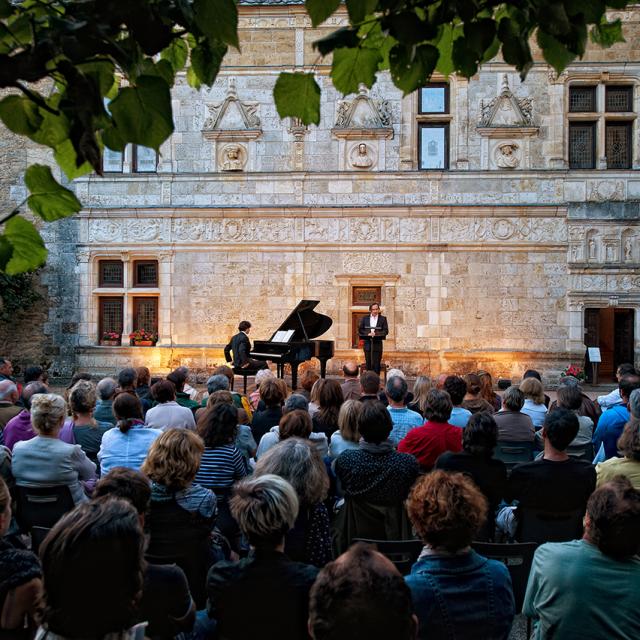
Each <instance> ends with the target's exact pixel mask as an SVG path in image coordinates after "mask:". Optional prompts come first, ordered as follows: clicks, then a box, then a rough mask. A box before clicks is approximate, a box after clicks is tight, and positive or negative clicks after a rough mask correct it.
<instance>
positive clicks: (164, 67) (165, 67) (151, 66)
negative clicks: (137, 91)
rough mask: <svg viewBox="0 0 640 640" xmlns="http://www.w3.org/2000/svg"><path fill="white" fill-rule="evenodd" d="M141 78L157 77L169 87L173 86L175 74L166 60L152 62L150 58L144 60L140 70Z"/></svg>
mask: <svg viewBox="0 0 640 640" xmlns="http://www.w3.org/2000/svg"><path fill="white" fill-rule="evenodd" d="M139 75H141V76H158V77H159V78H162V79H163V80H164V81H165V82H166V83H167V84H168V85H169V86H170V87H172V86H173V82H174V80H175V72H174V70H173V67H172V66H171V63H170V62H169V61H168V60H158V61H157V62H154V61H153V60H151V59H150V58H146V59H145V61H144V62H143V64H142V68H141V69H140V74H139Z"/></svg>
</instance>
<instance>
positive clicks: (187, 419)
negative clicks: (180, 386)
mask: <svg viewBox="0 0 640 640" xmlns="http://www.w3.org/2000/svg"><path fill="white" fill-rule="evenodd" d="M151 396H152V398H153V399H154V400H155V401H156V402H157V404H156V406H155V407H152V408H151V409H149V411H147V413H146V415H145V418H144V424H145V426H146V427H151V428H153V429H160V430H162V431H165V430H166V429H192V430H194V429H195V428H196V421H195V419H194V417H193V411H191V409H190V408H189V407H183V406H181V405H179V404H178V403H177V402H176V387H175V385H174V384H173V382H170V381H169V380H161V381H160V382H156V383H155V384H154V385H153V387H151Z"/></svg>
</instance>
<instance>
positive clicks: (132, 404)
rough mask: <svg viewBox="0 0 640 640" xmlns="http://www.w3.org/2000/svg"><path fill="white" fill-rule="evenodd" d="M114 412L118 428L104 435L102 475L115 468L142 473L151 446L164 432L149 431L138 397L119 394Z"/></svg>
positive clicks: (114, 404)
mask: <svg viewBox="0 0 640 640" xmlns="http://www.w3.org/2000/svg"><path fill="white" fill-rule="evenodd" d="M113 413H114V415H115V417H116V420H117V422H116V426H115V427H114V428H113V429H110V430H109V431H107V432H106V433H105V434H104V435H103V436H102V444H101V445H100V451H98V460H99V461H100V473H101V475H105V474H106V473H108V472H109V471H110V470H111V469H113V467H128V468H130V469H136V470H139V469H140V467H141V466H142V463H143V462H144V459H145V458H146V457H147V453H148V451H149V447H150V446H151V443H152V442H153V441H154V440H155V439H156V438H157V437H158V436H159V435H160V434H161V433H162V431H160V430H159V429H149V428H145V426H144V422H143V420H142V405H141V404H140V400H139V399H138V396H136V395H135V394H131V393H119V394H118V395H117V396H116V399H115V400H114V401H113Z"/></svg>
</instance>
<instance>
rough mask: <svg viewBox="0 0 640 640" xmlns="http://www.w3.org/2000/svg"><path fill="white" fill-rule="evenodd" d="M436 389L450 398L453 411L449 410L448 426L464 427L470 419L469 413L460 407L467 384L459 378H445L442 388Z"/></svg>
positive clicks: (465, 393)
mask: <svg viewBox="0 0 640 640" xmlns="http://www.w3.org/2000/svg"><path fill="white" fill-rule="evenodd" d="M437 388H438V389H440V391H446V392H447V393H448V394H449V397H450V398H451V404H452V405H453V409H451V416H450V418H449V424H452V425H454V426H456V427H462V428H464V427H466V426H467V422H469V418H470V417H471V411H469V409H465V408H464V407H463V406H462V402H463V400H464V397H465V396H466V395H467V383H466V382H465V381H464V379H463V378H461V377H460V376H447V377H446V378H445V379H444V381H443V383H442V386H441V387H437Z"/></svg>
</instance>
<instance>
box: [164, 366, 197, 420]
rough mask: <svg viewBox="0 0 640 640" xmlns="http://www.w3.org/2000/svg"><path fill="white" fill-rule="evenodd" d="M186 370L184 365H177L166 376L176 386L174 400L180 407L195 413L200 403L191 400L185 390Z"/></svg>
mask: <svg viewBox="0 0 640 640" xmlns="http://www.w3.org/2000/svg"><path fill="white" fill-rule="evenodd" d="M188 371H189V370H188V369H187V368H186V367H178V368H177V369H174V370H173V371H172V372H171V373H170V374H169V375H168V376H167V380H168V381H169V382H173V384H174V386H175V388H176V402H177V403H178V404H179V405H180V406H181V407H186V408H187V409H190V410H191V411H193V412H194V413H195V411H196V409H197V408H198V407H199V406H200V404H199V403H198V402H196V401H195V400H192V399H191V396H190V395H189V394H188V393H187V392H186V391H185V386H186V384H187V375H188Z"/></svg>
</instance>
